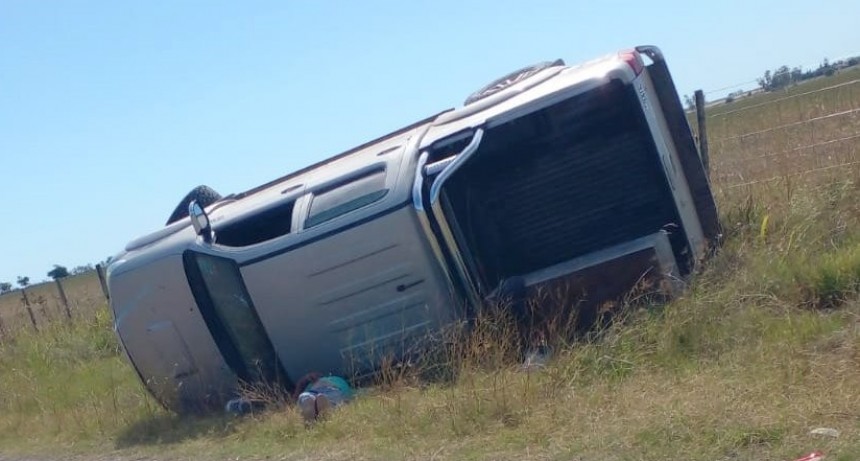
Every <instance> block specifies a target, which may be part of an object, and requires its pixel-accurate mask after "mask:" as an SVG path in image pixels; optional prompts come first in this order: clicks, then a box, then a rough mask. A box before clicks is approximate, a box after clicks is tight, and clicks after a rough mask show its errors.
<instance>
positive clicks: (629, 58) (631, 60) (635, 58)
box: [618, 50, 645, 75]
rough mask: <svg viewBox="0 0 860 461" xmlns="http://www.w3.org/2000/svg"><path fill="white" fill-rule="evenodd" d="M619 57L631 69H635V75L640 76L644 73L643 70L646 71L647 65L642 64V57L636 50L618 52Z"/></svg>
mask: <svg viewBox="0 0 860 461" xmlns="http://www.w3.org/2000/svg"><path fill="white" fill-rule="evenodd" d="M618 57H619V58H621V60H622V61H624V62H626V63H627V65H628V66H630V68H631V69H633V73H634V74H636V75H639V74H641V73H642V70H644V69H645V63H644V62H642V56H640V55H639V53H637V52H636V50H624V51H619V52H618Z"/></svg>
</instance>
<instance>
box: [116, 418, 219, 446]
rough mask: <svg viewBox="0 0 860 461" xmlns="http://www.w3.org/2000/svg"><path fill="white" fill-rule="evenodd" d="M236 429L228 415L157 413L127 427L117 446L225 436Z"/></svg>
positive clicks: (170, 442) (166, 443) (162, 443)
mask: <svg viewBox="0 0 860 461" xmlns="http://www.w3.org/2000/svg"><path fill="white" fill-rule="evenodd" d="M234 431H235V419H234V418H230V417H227V416H207V417H202V416H198V417H194V416H188V417H179V416H175V415H157V416H152V417H150V418H146V419H143V420H140V421H138V422H136V423H133V424H131V425H129V426H128V427H126V428H125V429H124V430H123V431H122V432H120V434H119V436H118V437H117V439H116V444H115V445H116V448H117V449H122V448H130V447H135V446H148V445H169V444H175V443H180V442H185V441H188V440H193V439H197V438H201V437H211V438H221V437H226V436H228V435H230V434H232V433H233V432H234Z"/></svg>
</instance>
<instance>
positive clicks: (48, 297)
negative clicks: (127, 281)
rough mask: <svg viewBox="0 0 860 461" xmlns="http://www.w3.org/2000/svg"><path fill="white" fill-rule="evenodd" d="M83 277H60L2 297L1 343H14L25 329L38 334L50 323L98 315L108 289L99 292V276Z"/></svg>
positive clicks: (87, 275)
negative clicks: (97, 312)
mask: <svg viewBox="0 0 860 461" xmlns="http://www.w3.org/2000/svg"><path fill="white" fill-rule="evenodd" d="M82 277H86V278H82V279H78V280H74V281H70V279H73V278H74V277H69V278H60V279H56V280H55V281H53V282H44V283H41V284H38V285H30V286H27V287H22V288H20V289H16V290H13V291H11V292H9V293H4V294H3V295H2V298H0V343H5V342H8V341H12V340H14V337H15V336H16V334H17V333H18V332H19V331H23V330H25V329H32V330H33V331H34V332H39V331H41V330H43V329H44V328H46V327H48V326H49V325H51V324H58V323H71V322H73V321H74V319H75V318H76V317H78V318H81V317H82V316H85V315H89V314H93V315H95V314H94V313H95V312H96V311H97V310H98V309H100V306H102V305H103V304H102V303H103V302H104V301H106V300H107V296H106V295H107V293H106V291H104V290H103V288H105V287H101V288H102V289H100V287H99V285H100V283H99V280H97V274H84V275H82ZM69 290H71V291H69Z"/></svg>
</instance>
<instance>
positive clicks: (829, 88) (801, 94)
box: [708, 78, 860, 118]
mask: <svg viewBox="0 0 860 461" xmlns="http://www.w3.org/2000/svg"><path fill="white" fill-rule="evenodd" d="M857 83H860V78H858V79H854V80H851V81H848V82H842V83H837V84H836V85H831V86H828V87H825V88H819V89H817V90H812V91H807V92H805V93H797V94H793V95H791V96H785V97H782V98H777V99H774V100H772V101H765V102H760V103H758V104H753V105H751V106H746V107H741V108H738V109H735V110H730V111H727V112H722V113H719V114H714V115H709V116H708V118H717V117H725V116H726V115H731V114H735V113H738V112H744V111H748V110H750V109H756V108H759V107H764V106H768V105H770V104H776V103H779V102H782V101H787V100H789V99H794V98H799V97H801V96H809V95H811V94H815V93H820V92H822V91H830V90H834V89H836V88H841V87H843V86H848V85H856V84H857Z"/></svg>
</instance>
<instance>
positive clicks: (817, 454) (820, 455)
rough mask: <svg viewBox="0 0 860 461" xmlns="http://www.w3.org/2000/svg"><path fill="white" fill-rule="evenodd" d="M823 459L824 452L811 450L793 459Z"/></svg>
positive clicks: (811, 460) (801, 460) (803, 460)
mask: <svg viewBox="0 0 860 461" xmlns="http://www.w3.org/2000/svg"><path fill="white" fill-rule="evenodd" d="M823 459H824V453H822V452H820V451H813V452H812V453H810V454H808V455H806V456H801V457H800V458H797V459H795V460H794V461H821V460H823Z"/></svg>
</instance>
